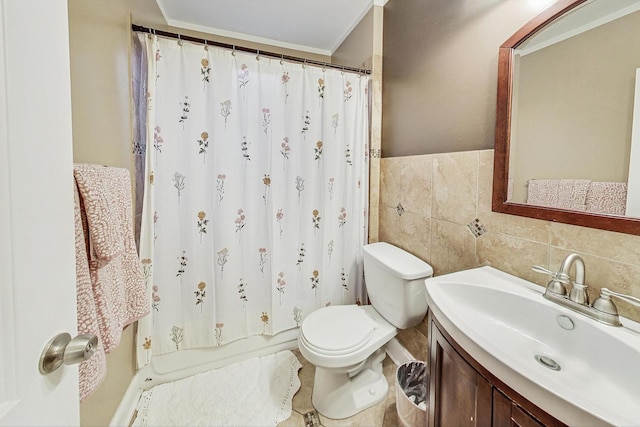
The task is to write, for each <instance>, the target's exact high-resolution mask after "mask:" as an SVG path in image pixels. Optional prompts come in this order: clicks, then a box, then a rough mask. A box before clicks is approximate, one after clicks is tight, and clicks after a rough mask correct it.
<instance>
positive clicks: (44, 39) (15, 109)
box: [0, 0, 79, 426]
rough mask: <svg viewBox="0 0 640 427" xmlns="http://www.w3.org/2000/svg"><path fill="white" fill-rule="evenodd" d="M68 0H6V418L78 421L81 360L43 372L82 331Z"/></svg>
mask: <svg viewBox="0 0 640 427" xmlns="http://www.w3.org/2000/svg"><path fill="white" fill-rule="evenodd" d="M67 20H68V17H67V2H66V0H19V1H16V0H0V346H1V347H0V426H15V425H47V426H50V425H66V426H73V425H78V424H79V411H78V406H79V405H78V374H77V365H76V366H63V367H61V368H59V369H58V370H57V371H55V372H53V373H51V374H48V375H43V374H41V373H40V372H39V370H38V362H39V359H40V354H41V352H42V350H43V348H44V346H45V344H46V343H47V342H48V341H49V340H50V339H51V338H52V337H53V336H54V335H56V334H58V333H60V332H68V333H70V334H71V335H75V333H76V330H77V329H76V294H75V255H74V251H75V249H74V219H73V187H72V185H73V160H72V158H73V155H72V142H71V138H72V132H71V93H70V74H69V40H68V25H67Z"/></svg>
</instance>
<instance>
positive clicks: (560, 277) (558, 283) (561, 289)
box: [531, 265, 571, 295]
mask: <svg viewBox="0 0 640 427" xmlns="http://www.w3.org/2000/svg"><path fill="white" fill-rule="evenodd" d="M531 269H532V270H533V271H535V272H537V273H543V274H548V275H550V276H552V278H551V280H550V281H549V283H547V289H546V291H545V293H546V292H552V293H554V294H557V295H566V294H567V288H566V286H565V285H570V284H571V278H570V277H569V276H568V275H566V274H564V273H562V272H561V271H551V270H548V269H546V268H544V267H541V266H539V265H534V266H532V267H531Z"/></svg>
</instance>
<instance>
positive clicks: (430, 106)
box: [382, 0, 554, 157]
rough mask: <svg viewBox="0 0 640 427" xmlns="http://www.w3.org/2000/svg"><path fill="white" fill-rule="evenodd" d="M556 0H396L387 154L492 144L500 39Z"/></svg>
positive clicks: (388, 72)
mask: <svg viewBox="0 0 640 427" xmlns="http://www.w3.org/2000/svg"><path fill="white" fill-rule="evenodd" d="M553 3H554V0H541V1H536V2H532V1H523V0H499V1H498V0H487V1H477V0H390V1H389V2H388V3H387V5H386V6H385V15H384V31H385V37H384V82H383V83H384V90H383V103H384V114H383V134H382V141H383V142H382V155H383V157H396V156H406V155H415V154H431V153H447V152H455V151H466V150H478V149H487V148H493V143H494V136H495V109H496V85H497V70H498V47H499V46H500V45H501V44H502V43H503V42H504V41H505V40H506V39H507V38H508V37H510V36H511V35H512V34H513V33H515V31H516V30H518V29H519V28H520V27H521V26H522V25H524V24H525V23H526V22H528V21H529V20H531V19H532V18H533V17H535V16H536V15H537V14H538V13H539V12H540V11H542V10H543V9H544V8H546V7H547V6H549V5H551V4H553Z"/></svg>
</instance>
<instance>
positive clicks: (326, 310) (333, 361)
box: [298, 243, 433, 419]
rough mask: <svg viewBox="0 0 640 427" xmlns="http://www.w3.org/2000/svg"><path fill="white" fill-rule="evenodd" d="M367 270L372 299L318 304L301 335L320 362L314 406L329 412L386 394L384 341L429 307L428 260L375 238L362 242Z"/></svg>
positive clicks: (352, 410)
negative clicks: (425, 281) (362, 301)
mask: <svg viewBox="0 0 640 427" xmlns="http://www.w3.org/2000/svg"><path fill="white" fill-rule="evenodd" d="M364 272H365V279H366V285H367V291H368V294H369V298H370V300H371V302H372V305H366V306H359V305H341V306H328V307H323V308H320V309H318V310H315V311H314V312H312V313H310V314H309V315H308V316H307V317H306V318H305V319H304V320H303V322H302V325H301V327H300V333H299V335H298V348H299V350H300V353H301V354H302V356H303V357H304V358H305V359H307V360H308V361H309V362H310V363H312V364H314V365H315V366H316V373H315V380H314V385H313V394H312V398H311V400H312V403H313V406H314V407H315V408H316V410H317V411H318V412H320V413H321V414H322V415H324V416H326V417H328V418H333V419H343V418H348V417H351V416H353V415H355V414H357V413H358V412H360V411H362V410H364V409H367V408H369V407H371V406H374V405H376V404H377V403H379V402H381V401H382V400H383V399H384V398H385V397H386V395H387V392H388V389H389V385H388V383H387V380H386V378H385V377H384V375H383V372H382V362H383V360H384V358H385V357H386V352H385V349H384V345H385V344H386V343H387V342H388V341H389V340H391V339H392V338H393V337H394V336H395V335H396V334H397V331H398V328H407V327H411V326H415V325H417V324H418V323H420V322H421V321H422V319H423V318H424V316H425V314H426V312H427V303H426V295H425V287H424V279H425V278H426V277H429V276H431V275H432V274H433V270H432V268H431V266H429V265H428V264H427V263H425V262H424V261H422V260H420V259H419V258H416V257H415V256H413V255H411V254H409V253H407V252H405V251H403V250H402V249H400V248H397V247H395V246H392V245H389V244H387V243H374V244H371V245H366V246H365V247H364ZM379 310H380V311H379Z"/></svg>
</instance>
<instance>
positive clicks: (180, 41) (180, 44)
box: [178, 34, 182, 46]
mask: <svg viewBox="0 0 640 427" xmlns="http://www.w3.org/2000/svg"><path fill="white" fill-rule="evenodd" d="M178 46H182V39H181V38H180V34H178Z"/></svg>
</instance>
